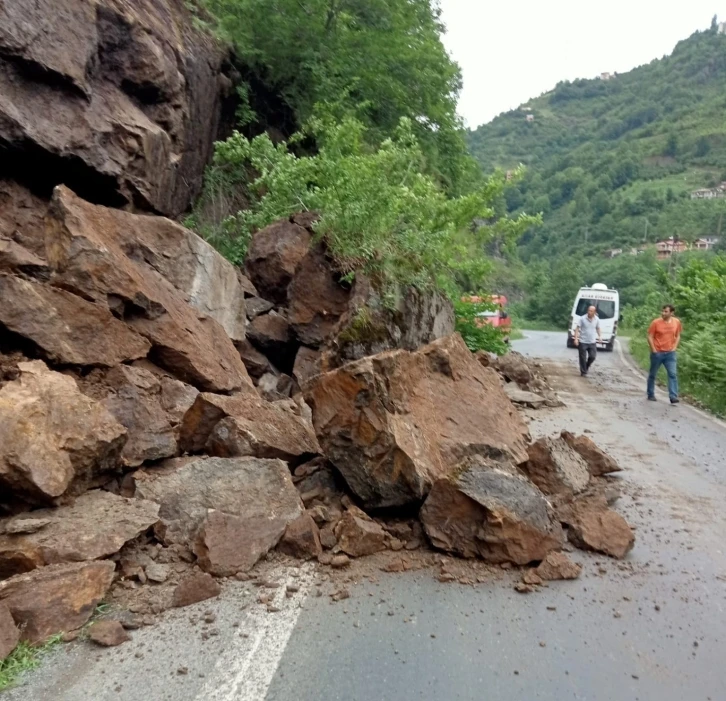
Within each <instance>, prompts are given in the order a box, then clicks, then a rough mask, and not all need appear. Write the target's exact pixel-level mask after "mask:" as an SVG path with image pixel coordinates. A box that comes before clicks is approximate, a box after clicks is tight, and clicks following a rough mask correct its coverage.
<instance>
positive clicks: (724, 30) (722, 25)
mask: <svg viewBox="0 0 726 701" xmlns="http://www.w3.org/2000/svg"><path fill="white" fill-rule="evenodd" d="M718 33H719V34H726V22H719V23H718Z"/></svg>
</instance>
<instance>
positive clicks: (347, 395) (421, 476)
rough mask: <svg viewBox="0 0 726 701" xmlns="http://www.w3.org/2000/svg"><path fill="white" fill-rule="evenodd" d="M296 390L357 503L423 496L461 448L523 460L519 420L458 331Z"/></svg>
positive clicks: (465, 452) (468, 452)
mask: <svg viewBox="0 0 726 701" xmlns="http://www.w3.org/2000/svg"><path fill="white" fill-rule="evenodd" d="M304 394H305V398H306V400H307V401H308V403H309V404H310V406H311V407H312V410H313V424H314V427H315V431H316V433H317V436H318V439H319V441H320V444H321V446H322V448H323V452H324V454H325V455H326V456H327V457H328V458H329V459H330V461H331V462H332V463H333V464H334V465H335V467H337V468H338V470H339V471H340V472H341V474H342V475H343V477H344V478H345V480H346V481H347V483H348V485H349V486H350V488H351V489H352V490H353V492H354V493H355V494H356V495H357V496H358V497H359V498H360V499H361V501H362V502H363V504H364V505H365V506H366V507H370V508H377V507H387V506H402V505H405V504H409V503H415V502H419V501H421V500H423V499H424V498H425V497H426V495H427V494H428V492H429V490H430V488H431V485H432V484H433V483H434V482H435V481H436V480H438V479H439V478H441V477H445V476H446V475H447V474H449V473H450V472H451V471H452V470H453V469H454V468H455V467H456V465H458V464H459V463H460V462H461V460H462V459H463V458H465V457H467V456H469V455H476V454H483V455H487V456H491V457H493V458H497V459H501V460H504V461H511V462H514V463H521V462H524V461H525V460H526V459H527V451H526V438H527V436H528V431H527V427H526V426H525V424H524V423H523V421H522V419H521V418H520V416H519V414H518V413H517V412H516V410H515V409H514V408H513V407H512V404H511V402H510V401H509V399H508V398H507V396H506V394H505V393H504V390H503V389H502V387H501V382H500V380H499V378H498V376H497V375H496V373H495V372H494V371H492V370H488V369H487V368H483V367H482V366H481V365H480V364H479V363H477V362H476V360H475V359H474V357H473V356H472V354H471V353H470V352H469V350H468V349H467V347H466V345H465V344H464V342H463V340H462V339H461V337H460V336H459V335H458V334H456V335H452V336H447V337H445V338H442V339H440V340H438V341H435V342H434V343H431V344H430V345H428V346H425V347H424V348H421V349H420V350H418V351H415V352H409V351H405V350H398V351H388V352H385V353H381V354H379V355H377V356H372V357H368V358H363V359H362V360H359V361H356V362H352V363H349V364H347V365H345V366H343V367H341V368H338V369H336V370H333V371H330V372H327V373H323V374H320V375H316V376H315V377H313V378H312V379H311V380H310V381H309V382H308V384H307V385H306V386H305V388H304Z"/></svg>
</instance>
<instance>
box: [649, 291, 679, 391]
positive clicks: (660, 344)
mask: <svg viewBox="0 0 726 701" xmlns="http://www.w3.org/2000/svg"><path fill="white" fill-rule="evenodd" d="M675 311H676V310H675V307H674V306H673V305H672V304H666V305H665V306H664V307H663V309H662V310H661V315H660V319H655V320H654V321H653V323H652V324H651V325H650V328H649V329H648V345H649V346H650V373H648V399H650V400H651V401H652V402H654V401H655V378H656V375H657V374H658V369H659V368H660V366H661V365H665V369H666V372H667V373H668V396H669V397H670V400H671V404H678V376H677V375H676V350H677V349H678V344H679V343H680V340H681V322H680V321H679V320H678V319H676V317H675V316H673V315H674V314H675Z"/></svg>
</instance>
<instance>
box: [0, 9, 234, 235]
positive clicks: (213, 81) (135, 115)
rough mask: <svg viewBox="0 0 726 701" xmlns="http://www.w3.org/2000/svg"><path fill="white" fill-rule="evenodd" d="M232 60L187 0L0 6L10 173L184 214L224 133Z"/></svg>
mask: <svg viewBox="0 0 726 701" xmlns="http://www.w3.org/2000/svg"><path fill="white" fill-rule="evenodd" d="M223 58H224V53H223V51H222V49H221V48H220V47H219V46H217V45H216V44H215V43H214V42H213V41H212V40H211V39H210V38H209V37H208V36H206V35H204V34H202V33H200V32H198V31H196V30H194V29H193V28H192V24H191V22H189V17H188V13H187V11H186V10H185V7H184V2H183V0H83V1H82V0H34V1H33V2H30V3H28V2H23V1H22V0H6V1H5V2H2V3H0V154H1V156H0V178H2V177H5V178H9V179H11V180H16V181H18V182H20V183H22V184H25V185H26V186H29V187H30V189H31V190H32V191H33V192H34V193H35V194H36V195H39V196H41V197H44V198H47V197H49V196H50V192H51V190H52V188H53V187H54V186H55V185H57V184H60V183H63V184H65V185H68V186H69V187H71V188H72V189H73V190H74V191H75V192H77V193H78V194H79V195H80V196H81V197H83V198H85V199H87V200H90V201H92V202H95V203H99V204H105V205H110V206H115V207H122V206H130V207H134V208H137V209H142V210H146V211H151V212H157V213H161V214H165V215H168V216H172V217H173V216H176V215H178V214H180V213H181V212H182V211H184V210H185V209H186V208H187V206H188V205H189V203H190V201H191V199H192V198H193V197H194V196H195V195H196V194H197V193H198V191H199V188H200V186H201V180H202V174H203V170H204V166H205V165H206V163H207V161H208V159H209V156H210V153H211V150H212V146H213V142H214V139H215V137H216V134H217V128H218V124H219V115H220V100H221V99H222V95H223V93H224V92H225V90H226V89H227V86H228V83H229V81H228V80H227V79H226V78H225V77H224V76H223V75H222V71H221V65H222V62H223ZM1 191H2V188H0V192H1ZM26 197H27V196H26ZM16 206H21V205H20V204H19V203H17V202H16ZM7 207H8V205H7V203H5V204H4V205H3V198H2V197H1V196H0V208H2V209H7ZM2 209H0V223H2V222H3V218H11V215H10V214H8V213H7V212H5V213H4V214H3V212H2ZM16 216H20V215H16Z"/></svg>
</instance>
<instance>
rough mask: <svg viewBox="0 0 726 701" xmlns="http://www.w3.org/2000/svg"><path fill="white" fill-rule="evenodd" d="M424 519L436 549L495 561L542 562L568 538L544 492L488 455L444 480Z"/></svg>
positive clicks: (424, 510)
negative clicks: (564, 537)
mask: <svg viewBox="0 0 726 701" xmlns="http://www.w3.org/2000/svg"><path fill="white" fill-rule="evenodd" d="M420 517H421V521H422V523H423V525H424V529H425V530H426V535H427V536H428V537H429V539H430V540H431V542H432V543H433V545H434V547H436V548H440V549H442V550H446V551H448V552H452V553H456V554H458V555H461V556H463V557H481V558H482V559H484V560H487V561H488V562H493V563H502V562H512V563H515V564H517V565H526V564H528V563H530V562H533V561H539V560H542V559H544V558H545V556H546V555H547V553H548V552H550V551H551V550H556V549H559V548H560V547H562V543H563V540H564V539H563V534H562V529H561V528H560V525H559V523H558V522H557V520H556V519H555V518H554V513H553V510H552V507H551V505H550V504H549V502H548V501H547V499H546V498H545V496H544V494H542V492H541V491H540V490H539V489H538V488H537V487H536V486H535V485H533V484H532V483H531V482H529V480H527V479H526V478H525V477H524V476H522V475H521V474H519V473H518V472H517V470H516V468H514V467H513V466H511V465H510V466H506V465H503V464H498V463H492V462H491V461H487V460H486V459H484V458H472V459H470V461H469V462H468V463H467V464H465V465H463V466H462V467H461V468H460V469H459V471H457V473H456V475H455V476H452V477H448V478H444V479H441V480H438V481H437V482H436V483H435V484H434V486H433V488H432V490H431V493H430V494H429V496H428V498H427V499H426V501H425V502H424V505H423V507H422V508H421V514H420Z"/></svg>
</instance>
